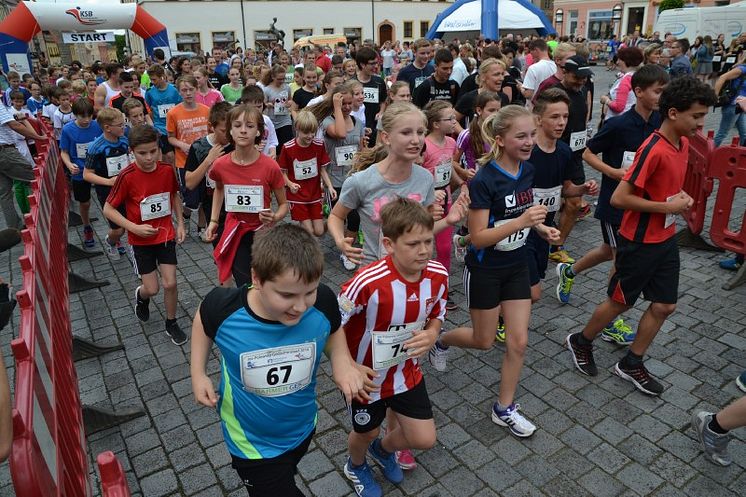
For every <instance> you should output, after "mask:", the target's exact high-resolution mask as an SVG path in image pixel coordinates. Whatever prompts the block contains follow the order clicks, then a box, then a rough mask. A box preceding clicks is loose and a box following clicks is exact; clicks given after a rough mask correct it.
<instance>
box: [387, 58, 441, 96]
mask: <svg viewBox="0 0 746 497" xmlns="http://www.w3.org/2000/svg"><path fill="white" fill-rule="evenodd" d="M434 72H435V68H434V67H433V66H431V65H430V64H426V65H425V67H423V68H422V69H417V68H416V67H415V66H414V63H411V64H409V65H408V66H407V67H405V68H404V69H402V70H401V71H399V74H398V75H397V76H396V80H397V81H406V82H407V83H409V91H410V92H411V93H412V95H414V91H415V89H416V88H417V87H418V86H420V85H421V84H422V83H424V82H425V80H426V79H427V78H428V77H430V76H431V75H432V74H433V73H434Z"/></svg>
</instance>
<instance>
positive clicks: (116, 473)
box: [96, 451, 130, 497]
mask: <svg viewBox="0 0 746 497" xmlns="http://www.w3.org/2000/svg"><path fill="white" fill-rule="evenodd" d="M96 463H97V464H98V471H99V473H100V474H101V488H102V490H103V492H104V497H130V489H129V487H128V486H127V480H126V479H125V478H124V471H123V470H122V465H121V464H119V461H118V460H117V458H116V456H115V455H114V453H113V452H110V451H108V452H103V453H101V454H99V455H98V457H97V458H96Z"/></svg>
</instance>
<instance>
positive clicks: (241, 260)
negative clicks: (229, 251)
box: [221, 231, 254, 288]
mask: <svg viewBox="0 0 746 497" xmlns="http://www.w3.org/2000/svg"><path fill="white" fill-rule="evenodd" d="M221 236H222V235H221ZM253 245H254V232H253V231H249V232H247V233H246V234H245V235H244V236H243V238H241V241H240V242H239V244H238V249H237V250H236V255H235V256H234V257H233V265H232V266H231V273H232V274H233V279H234V280H236V286H237V287H238V288H241V287H242V286H244V285H247V284H251V247H252V246H253Z"/></svg>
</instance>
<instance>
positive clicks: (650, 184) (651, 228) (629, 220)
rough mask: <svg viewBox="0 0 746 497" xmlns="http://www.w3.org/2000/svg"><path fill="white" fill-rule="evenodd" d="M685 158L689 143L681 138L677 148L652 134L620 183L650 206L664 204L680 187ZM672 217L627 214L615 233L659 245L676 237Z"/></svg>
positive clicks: (687, 156)
mask: <svg viewBox="0 0 746 497" xmlns="http://www.w3.org/2000/svg"><path fill="white" fill-rule="evenodd" d="M688 158H689V140H688V139H687V138H685V137H682V138H681V146H680V147H679V148H677V147H676V146H675V145H674V144H673V143H671V142H669V141H668V140H667V139H666V138H665V137H664V136H663V135H661V134H660V133H659V132H657V131H656V132H654V133H653V134H652V135H650V136H649V137H648V139H647V140H645V141H644V142H643V143H642V145H640V148H639V149H637V154H636V155H635V161H634V162H633V163H632V167H630V168H629V170H628V171H627V173H626V174H625V175H624V178H623V179H624V181H628V182H630V183H632V184H633V185H634V186H635V195H637V196H638V197H642V198H644V199H646V200H652V201H654V202H666V201H668V199H669V198H671V197H673V196H676V195H678V194H679V193H680V192H681V189H682V188H683V186H684V176H685V175H686V165H687V160H688ZM675 220H676V216H675V215H671V214H668V215H666V214H656V213H652V212H640V211H633V210H627V211H625V212H624V217H623V218H622V226H621V228H620V229H619V234H621V235H622V236H623V237H624V238H626V239H627V240H632V241H634V242H640V243H659V242H663V241H665V240H668V239H669V238H671V237H672V236H674V235H675V234H676V222H675Z"/></svg>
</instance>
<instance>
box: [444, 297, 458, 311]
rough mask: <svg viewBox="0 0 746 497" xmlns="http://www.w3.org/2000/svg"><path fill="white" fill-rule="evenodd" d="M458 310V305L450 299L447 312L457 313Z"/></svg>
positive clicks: (447, 302)
mask: <svg viewBox="0 0 746 497" xmlns="http://www.w3.org/2000/svg"><path fill="white" fill-rule="evenodd" d="M456 309H458V304H457V303H456V302H454V301H453V300H451V297H448V300H447V301H446V311H455V310H456Z"/></svg>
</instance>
